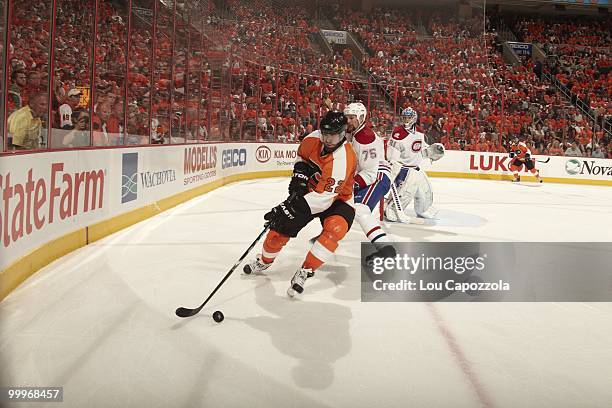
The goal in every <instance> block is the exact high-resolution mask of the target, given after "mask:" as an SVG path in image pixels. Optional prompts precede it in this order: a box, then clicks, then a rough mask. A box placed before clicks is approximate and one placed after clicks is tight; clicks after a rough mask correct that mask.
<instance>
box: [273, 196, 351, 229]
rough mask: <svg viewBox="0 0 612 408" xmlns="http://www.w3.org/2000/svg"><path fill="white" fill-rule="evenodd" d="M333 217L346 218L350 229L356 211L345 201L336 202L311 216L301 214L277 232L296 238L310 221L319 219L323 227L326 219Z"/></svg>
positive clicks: (279, 227) (280, 227)
mask: <svg viewBox="0 0 612 408" xmlns="http://www.w3.org/2000/svg"><path fill="white" fill-rule="evenodd" d="M332 215H339V216H340V217H342V218H344V219H345V220H346V223H347V224H348V227H349V229H350V228H351V226H352V225H353V220H354V219H355V209H354V208H353V207H351V206H350V205H348V204H347V203H345V202H344V201H340V200H336V201H334V203H333V204H332V205H331V206H330V207H329V208H328V209H327V210H325V211H323V212H321V213H318V214H314V215H310V216H307V215H304V214H301V215H300V216H298V217H296V218H295V219H294V220H293V222H291V223H287V224H285V225H282V226H278V227H276V231H278V232H280V233H281V234H284V235H287V236H289V237H291V238H295V237H297V235H298V233H299V232H300V231H301V230H302V228H304V227H305V226H306V225H308V223H310V221H312V220H314V219H315V218H318V219H319V220H320V221H321V225H323V223H324V222H325V219H326V218H329V217H331V216H332Z"/></svg>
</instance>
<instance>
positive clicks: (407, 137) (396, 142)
mask: <svg viewBox="0 0 612 408" xmlns="http://www.w3.org/2000/svg"><path fill="white" fill-rule="evenodd" d="M388 145H389V148H388V149H387V158H388V159H389V160H390V161H391V162H398V163H399V164H401V165H402V166H406V167H417V166H419V165H420V164H421V160H423V150H424V149H426V148H427V147H428V146H429V145H428V144H427V143H425V135H424V134H423V133H421V132H417V131H416V130H415V131H412V132H409V131H407V130H406V128H405V127H404V126H396V127H395V128H394V129H393V133H392V134H391V138H390V139H389V143H388Z"/></svg>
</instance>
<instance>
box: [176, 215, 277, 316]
mask: <svg viewBox="0 0 612 408" xmlns="http://www.w3.org/2000/svg"><path fill="white" fill-rule="evenodd" d="M269 228H270V227H269V225H268V224H267V223H266V226H265V228H264V229H263V231H261V232H260V233H259V235H258V236H257V238H255V241H253V243H252V244H251V245H250V246H249V247H248V248H247V250H246V251H244V254H242V256H241V257H240V259H238V261H237V262H236V263H235V264H234V266H232V269H230V270H229V272H228V273H227V274H226V275H225V277H224V278H223V279H222V280H221V282H219V284H218V285H217V287H216V288H215V290H213V291H212V293H211V294H210V295H208V297H207V298H206V300H205V301H204V303H202V304H201V305H200V307H197V308H195V309H189V308H187V307H179V308H178V309H176V315H177V316H178V317H191V316H193V315H196V314H198V313H200V310H202V308H203V307H204V306H205V305H206V303H208V301H209V300H210V298H212V297H213V295H214V294H215V293H217V291H218V290H219V288H220V287H221V286H222V285H223V284H224V283H225V281H226V280H227V278H229V277H230V275H231V274H232V273H233V272H234V270H235V269H236V267H237V266H238V265H240V262H242V261H243V260H244V258H246V256H247V255H248V254H249V252H251V250H252V249H253V247H254V246H255V245H256V244H257V243H258V242H259V240H260V239H261V237H262V236H263V235H264V234H265V233H266V231H268V229H269Z"/></svg>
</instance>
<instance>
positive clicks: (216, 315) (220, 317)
mask: <svg viewBox="0 0 612 408" xmlns="http://www.w3.org/2000/svg"><path fill="white" fill-rule="evenodd" d="M223 319H225V316H223V312H222V311H220V310H217V311H215V312H214V313H213V320H214V321H215V322H217V323H221V322H222V321H223Z"/></svg>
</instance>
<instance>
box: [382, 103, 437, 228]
mask: <svg viewBox="0 0 612 408" xmlns="http://www.w3.org/2000/svg"><path fill="white" fill-rule="evenodd" d="M417 119H418V116H417V112H416V111H415V110H414V109H412V108H410V107H409V108H406V109H404V110H402V112H401V120H402V123H401V124H399V125H398V126H396V127H395V128H394V129H393V133H392V134H391V138H390V139H389V142H388V147H387V159H388V160H389V161H390V162H391V163H392V164H393V175H394V179H393V180H394V186H395V188H392V189H391V194H390V195H389V197H388V199H387V200H386V203H385V218H386V219H387V220H388V221H393V222H397V221H399V222H402V218H403V217H401V214H404V210H405V209H406V208H408V206H409V205H410V203H411V202H413V201H414V211H415V213H416V215H417V216H418V217H421V218H428V219H433V218H435V217H436V213H437V212H438V211H437V210H436V208H435V207H434V206H433V191H432V189H431V183H430V182H429V178H428V177H427V174H425V171H424V170H421V168H420V167H419V166H420V164H421V161H422V160H423V158H426V159H430V160H431V161H432V162H433V161H436V160H439V159H441V158H442V157H443V156H444V146H442V144H440V143H434V144H432V145H428V144H427V143H425V140H424V135H423V133H421V132H418V131H417V130H416V123H417ZM395 195H397V196H395ZM398 215H399V216H398Z"/></svg>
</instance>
